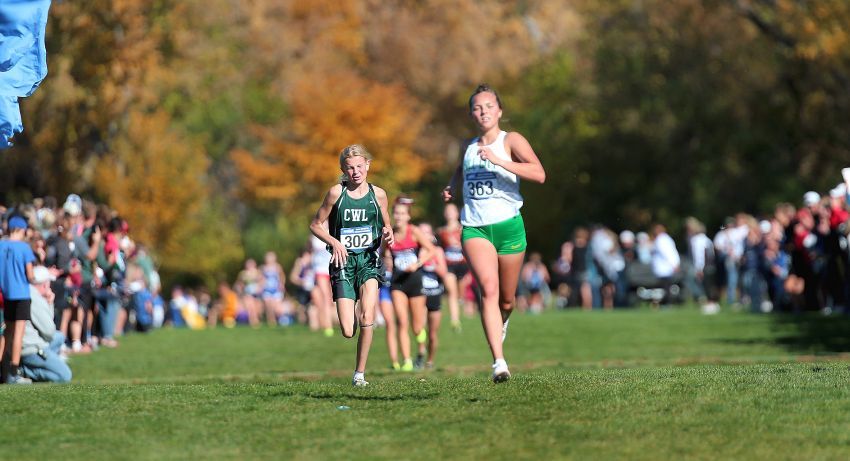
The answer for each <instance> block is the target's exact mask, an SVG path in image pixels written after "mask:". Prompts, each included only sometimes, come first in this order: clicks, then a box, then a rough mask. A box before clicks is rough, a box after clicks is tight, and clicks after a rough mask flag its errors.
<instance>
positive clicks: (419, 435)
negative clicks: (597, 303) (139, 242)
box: [0, 308, 850, 460]
mask: <svg viewBox="0 0 850 461" xmlns="http://www.w3.org/2000/svg"><path fill="white" fill-rule="evenodd" d="M382 335H383V330H378V337H377V339H376V341H375V344H374V347H373V349H372V355H371V356H370V361H369V363H370V369H369V370H368V371H367V379H368V380H369V381H370V382H371V383H372V385H371V386H370V387H369V388H367V389H353V388H352V387H351V385H350V374H351V369H352V362H353V355H354V354H353V351H354V341H346V340H343V339H342V337H341V336H339V335H337V336H335V337H333V338H325V337H323V336H321V335H318V334H315V333H311V332H309V331H307V330H306V329H303V328H301V327H293V328H288V329H268V328H263V329H259V330H251V329H248V328H236V329H232V330H225V329H217V330H208V331H186V330H162V331H157V332H154V333H152V334H150V335H145V336H142V335H131V336H128V337H126V338H125V339H124V340H123V341H122V344H121V347H119V348H118V349H114V350H104V351H100V352H98V353H96V354H93V355H91V356H82V357H74V358H73V359H72V368H73V370H74V373H75V376H74V383H73V384H71V385H36V386H18V387H14V386H0V418H2V421H3V422H4V424H3V426H4V430H3V431H0V446H2V447H3V448H2V450H3V453H4V454H7V455H10V456H11V458H13V459H39V460H40V459H49V458H55V457H57V456H61V457H62V458H65V459H84V460H97V459H195V458H207V459H367V458H369V459H376V458H377V459H429V460H430V459H485V458H486V459H516V458H521V459H653V460H654V459H771V460H772V459H807V460H808V459H848V458H850V431H848V428H850V366H848V365H850V356H848V355H847V352H848V351H850V322H848V321H847V320H845V319H842V318H832V317H831V318H823V317H819V316H799V317H782V316H755V315H749V314H744V313H723V314H721V315H717V316H702V315H700V314H699V313H698V312H697V311H696V310H695V309H693V308H680V309H673V310H662V311H650V310H633V311H618V312H590V313H584V312H575V311H571V312H551V313H546V314H544V315H540V316H519V315H518V316H516V317H515V318H514V320H512V321H511V330H510V334H509V336H508V340H507V342H506V354H507V357H508V361H509V363H510V365H511V370H512V372H513V374H514V378H513V379H512V380H511V381H510V382H508V383H507V384H503V385H498V386H497V385H494V384H492V383H491V382H490V381H489V379H488V378H489V374H488V372H489V363H490V358H489V355H488V352H487V349H486V345H485V343H484V340H483V335H482V333H481V329H480V326H479V325H478V323H477V322H476V321H474V320H469V321H467V322H466V323H465V324H464V331H463V333H462V334H455V333H452V332H451V331H450V330H449V329H448V328H447V329H445V330H444V331H443V332H442V333H441V340H442V345H441V355H440V356H439V357H438V361H437V362H438V363H437V369H436V370H434V371H430V372H422V373H406V374H400V373H396V372H391V371H390V370H388V367H387V365H388V360H387V356H386V349H385V347H384V345H385V343H384V341H383V337H382Z"/></svg>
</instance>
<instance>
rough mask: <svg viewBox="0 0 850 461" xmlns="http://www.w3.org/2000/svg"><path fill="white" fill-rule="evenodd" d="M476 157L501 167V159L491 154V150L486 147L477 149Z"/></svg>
mask: <svg viewBox="0 0 850 461" xmlns="http://www.w3.org/2000/svg"><path fill="white" fill-rule="evenodd" d="M478 156H479V157H481V160H487V161H488V162H490V163H492V164H493V165H501V164H502V163H503V162H502V159H501V158H500V157H498V156H496V154H495V153H494V152H493V149H490V148H489V147H487V146H482V147H479V148H478Z"/></svg>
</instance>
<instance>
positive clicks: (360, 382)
mask: <svg viewBox="0 0 850 461" xmlns="http://www.w3.org/2000/svg"><path fill="white" fill-rule="evenodd" d="M351 385H352V386H354V387H366V386H368V385H369V381H366V378H361V377H359V376H358V377H354V378H351Z"/></svg>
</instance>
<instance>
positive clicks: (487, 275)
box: [443, 84, 546, 383]
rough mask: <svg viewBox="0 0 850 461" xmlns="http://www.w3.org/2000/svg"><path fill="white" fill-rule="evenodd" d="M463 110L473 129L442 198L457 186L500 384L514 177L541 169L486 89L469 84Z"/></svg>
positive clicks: (515, 266)
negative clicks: (504, 125)
mask: <svg viewBox="0 0 850 461" xmlns="http://www.w3.org/2000/svg"><path fill="white" fill-rule="evenodd" d="M469 113H470V116H471V117H472V120H473V121H474V122H475V125H476V127H477V128H478V133H479V134H478V136H477V137H476V138H473V139H472V140H470V141H469V142H468V143H466V144H465V145H464V147H463V152H462V154H463V156H462V158H461V164H460V165H459V166H458V168H457V170H456V171H455V174H454V176H453V177H452V180H451V182H450V183H449V185H448V186H447V187H446V188H445V189H444V190H443V199H444V200H445V201H447V202H448V201H450V200H451V199H452V197H453V196H454V193H455V191H456V187H457V186H458V185H461V186H462V187H463V205H464V206H463V210H462V212H461V220H460V221H461V224H462V225H463V231H462V237H461V239H462V242H463V243H462V245H463V252H464V253H465V254H466V259H467V260H468V261H469V266H470V268H471V269H472V273H473V275H474V276H475V278H476V280H477V281H478V285H479V287H480V289H481V294H482V305H481V323H482V325H483V327H484V334H485V336H486V337H487V343H488V344H489V345H490V352H491V353H492V354H493V375H492V377H493V381H494V382H496V383H500V382H504V381H507V380H508V379H509V378H510V376H511V374H510V372H509V371H508V365H507V362H506V361H505V355H504V352H503V350H502V342H503V341H504V338H505V334H506V333H507V327H508V318H509V317H510V315H511V311H512V310H513V304H514V297H515V295H516V288H517V284H518V283H519V273H520V269H521V268H522V263H523V258H524V256H525V248H526V241H525V226H524V224H523V221H522V215H521V214H520V211H519V210H520V207H522V204H523V202H522V196H521V195H520V193H519V179H520V178H522V179H526V180H530V181H534V182H537V183H543V182H544V181H545V180H546V172H545V171H544V169H543V165H541V164H540V160H539V159H538V158H537V155H536V154H535V153H534V150H533V149H532V148H531V145H529V143H528V141H527V140H526V139H525V138H524V137H523V136H522V135H521V134H519V133H516V132H510V133H506V132H504V131H502V130H501V128H499V119H500V118H501V117H502V103H501V100H500V99H499V96H498V95H497V94H496V92H495V91H494V90H493V89H492V88H490V87H489V86H487V85H485V84H482V85H479V86H478V88H476V89H475V91H474V92H473V93H472V96H471V97H470V98H469Z"/></svg>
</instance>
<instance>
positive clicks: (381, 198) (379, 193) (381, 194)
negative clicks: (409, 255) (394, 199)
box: [375, 186, 395, 246]
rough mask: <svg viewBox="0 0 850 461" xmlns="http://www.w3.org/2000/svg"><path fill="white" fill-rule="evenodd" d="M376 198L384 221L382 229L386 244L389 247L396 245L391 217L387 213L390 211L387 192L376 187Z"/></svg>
mask: <svg viewBox="0 0 850 461" xmlns="http://www.w3.org/2000/svg"><path fill="white" fill-rule="evenodd" d="M375 198H377V199H378V207H379V208H380V209H381V216H382V217H383V219H384V228H383V229H381V233H382V234H383V238H384V244H385V245H387V246H390V245H392V244H393V243H395V236H394V235H393V226H392V222H391V221H390V215H389V212H388V211H387V210H388V209H389V205H388V203H389V201H388V200H387V192H386V191H385V190H383V189H381V188H380V187H377V186H375Z"/></svg>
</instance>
